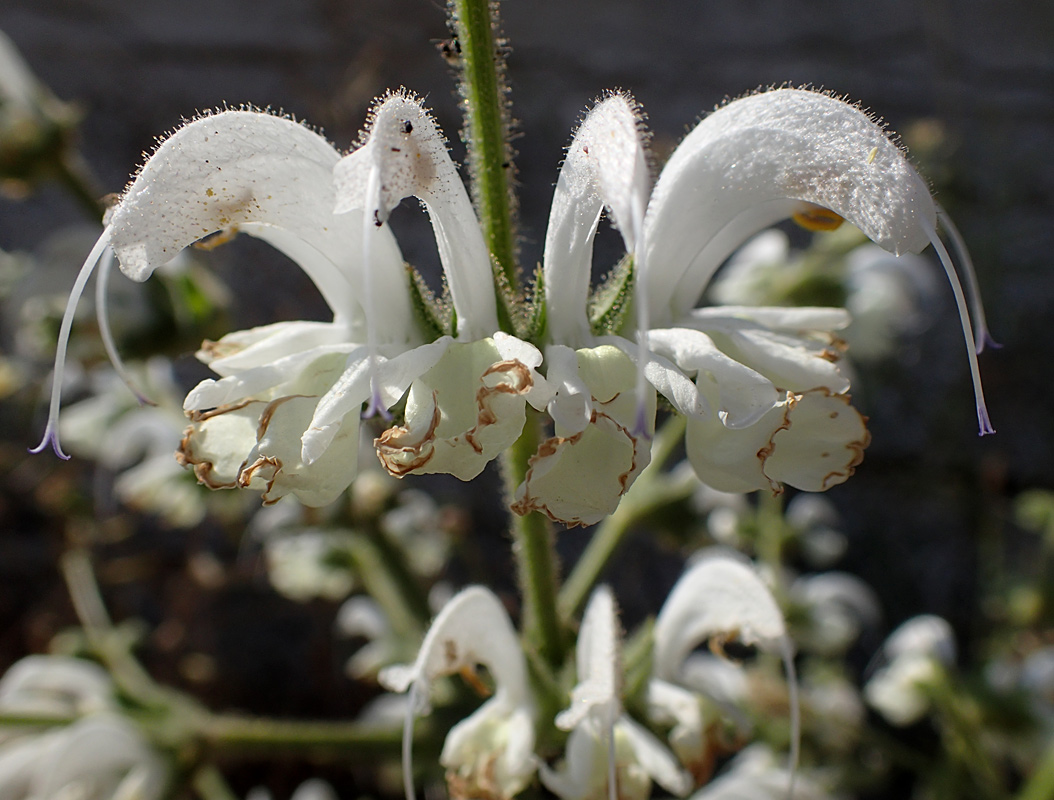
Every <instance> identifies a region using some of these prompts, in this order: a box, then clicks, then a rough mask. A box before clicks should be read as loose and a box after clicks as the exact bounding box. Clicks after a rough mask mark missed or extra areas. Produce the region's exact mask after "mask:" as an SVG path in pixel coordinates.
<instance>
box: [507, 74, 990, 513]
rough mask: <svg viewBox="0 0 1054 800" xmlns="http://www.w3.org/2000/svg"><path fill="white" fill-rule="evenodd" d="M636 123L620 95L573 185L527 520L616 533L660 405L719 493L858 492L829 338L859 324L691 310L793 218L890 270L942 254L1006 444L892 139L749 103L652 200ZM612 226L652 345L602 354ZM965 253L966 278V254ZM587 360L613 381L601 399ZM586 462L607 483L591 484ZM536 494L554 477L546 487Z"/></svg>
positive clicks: (926, 204) (813, 96)
mask: <svg viewBox="0 0 1054 800" xmlns="http://www.w3.org/2000/svg"><path fill="white" fill-rule="evenodd" d="M639 116H640V115H639V113H638V111H637V109H636V107H635V106H634V104H633V102H632V101H631V100H630V99H629V98H627V97H625V96H623V95H612V96H610V97H608V98H606V99H604V100H603V101H601V102H600V103H598V104H597V106H596V107H595V108H594V109H593V110H592V111H591V112H590V113H589V114H588V115H587V117H586V119H585V121H584V122H583V123H582V126H581V128H580V129H579V131H578V133H577V134H576V136H575V138H574V141H573V142H572V144H571V147H570V149H569V151H568V155H567V159H566V160H565V162H564V166H563V168H562V170H561V172H560V178H559V180H558V182H557V187H556V192H555V194H554V199H553V206H552V211H551V213H550V220H549V229H548V231H547V234H546V247H545V264H544V287H545V300H546V312H547V323H548V333H547V336H548V339H549V341H550V344H549V345H548V346H547V347H546V360H547V364H548V368H547V373H546V377H547V379H548V380H549V382H550V384H551V385H552V387H553V391H554V393H555V394H554V397H553V400H552V401H551V403H550V405H549V411H550V414H551V415H552V416H553V418H554V420H555V421H556V426H557V430H556V434H557V435H556V436H555V437H554V438H553V439H551V440H549V441H548V442H546V443H544V444H543V445H542V447H541V448H540V450H539V452H538V454H537V455H536V457H535V459H534V460H533V462H532V470H533V473H529V474H528V477H527V480H526V482H525V484H524V486H522V487H521V488H520V491H519V492H518V500H517V504H516V505H514V510H516V511H518V512H519V513H525V512H526V511H528V510H540V511H543V512H545V513H548V514H549V516H551V517H553V518H554V519H557V520H559V521H562V522H565V523H567V524H571V525H575V524H588V523H589V522H592V521H596V520H598V519H599V518H601V517H602V516H603V515H604V514H606V513H610V511H611V510H612V509H613V508H614V507H615V506H616V505H617V503H618V499H619V497H620V496H621V494H622V493H624V492H625V490H626V489H627V488H628V486H629V484H630V483H632V481H633V479H634V478H635V476H636V474H637V472H639V469H640V468H642V467H643V465H644V464H646V463H647V448H642V447H641V445H640V441H639V440H640V439H641V438H642V437H645V436H647V435H648V433H649V432H650V429H651V426H652V425H653V418H654V410H653V407H652V401H653V397H654V395H653V392H652V389H654V390H656V391H658V392H659V393H660V394H662V395H664V396H665V397H666V398H667V399H668V400H669V401H670V402H671V403H672V404H673V406H674V407H675V408H676V409H677V410H678V411H680V412H682V413H684V414H686V415H687V416H688V418H689V425H688V433H687V438H686V441H687V447H688V456H689V460H690V461H691V463H692V465H693V467H694V468H695V470H696V472H697V474H698V475H699V477H700V478H701V479H702V480H703V481H704V482H705V483H709V484H710V485H712V486H714V487H715V488H717V489H721V490H724V491H732V492H744V491H752V490H756V489H763V488H771V489H773V490H775V491H779V490H780V489H781V485H782V484H783V483H789V484H791V485H792V486H795V487H797V488H801V489H807V490H811V491H821V490H824V489H827V488H829V487H830V486H832V485H834V484H837V483H840V482H842V481H844V480H845V479H846V478H848V477H849V475H851V474H852V472H853V470H854V468H855V466H856V465H857V464H858V463H859V462H860V459H861V458H862V452H863V449H864V448H865V447H866V445H867V443H868V434H867V431H866V429H865V427H864V421H863V419H862V417H861V416H860V414H859V413H858V412H857V411H856V410H855V409H854V408H853V407H852V406H851V405H850V404H849V398H848V395H847V394H846V392H847V390H848V388H849V382H848V380H847V379H846V378H845V377H844V376H843V375H842V374H841V373H840V372H839V370H838V368H837V364H836V363H835V362H837V360H838V358H839V356H840V349H839V348H840V345H839V342H838V339H837V338H836V336H835V334H834V333H833V332H834V331H838V330H840V329H842V328H844V327H845V326H846V325H847V324H848V321H849V317H848V315H847V314H846V313H845V311H844V310H841V309H831V308H795V309H791V308H782V309H781V308H745V307H731V308H730V307H723V308H705V309H696V308H695V304H696V302H697V300H698V299H699V297H700V295H701V294H702V292H703V290H704V289H705V287H706V286H707V284H708V283H709V281H710V279H711V277H712V276H713V273H714V272H715V270H716V269H717V268H718V266H720V264H721V263H722V262H723V261H724V260H725V259H726V258H727V257H728V256H729V255H731V254H732V253H733V252H734V251H735V250H736V249H737V248H738V247H739V246H740V245H741V244H743V242H744V241H746V240H747V239H748V238H749V237H750V236H752V235H753V234H755V233H757V232H758V231H760V230H763V229H764V228H767V227H769V226H770V225H772V224H774V223H776V222H778V221H780V220H782V219H785V218H788V217H794V218H795V219H798V220H799V221H801V222H802V223H803V224H804V225H806V226H807V227H811V228H814V229H815V228H819V227H830V226H832V225H833V224H835V223H836V222H840V221H841V219H842V218H845V219H848V220H849V221H850V222H852V223H853V224H855V225H856V226H857V227H859V228H860V229H861V230H862V231H863V232H864V233H865V234H866V235H867V236H868V237H869V238H871V239H872V240H873V241H875V242H876V243H877V244H879V245H881V246H882V247H884V248H886V249H888V250H891V251H893V252H902V251H911V252H915V251H919V250H921V249H923V248H924V247H925V246H926V245H927V244H930V243H932V244H933V245H934V247H935V248H936V249H937V251H938V254H939V255H940V256H941V260H942V263H943V264H944V266H945V268H946V270H947V272H948V275H949V278H950V279H951V280H952V284H953V289H954V291H955V296H956V301H957V303H958V304H959V307H960V312H961V317H962V322H963V329H964V333H965V335H966V337H967V340H968V342H969V343H970V345H971V351H970V364H971V371H972V374H973V377H974V380H975V394H976V401H977V410H978V419H979V422H980V425H981V431H982V433H986V432H990V431H991V426H990V424H989V423H988V418H987V412H986V411H985V409H984V402H983V398H982V396H981V392H980V381H979V378H978V373H977V368H976V358H975V356H974V352H973V349H974V347H973V333H972V329H971V326H970V320H969V315H968V313H967V310H966V306H965V298H964V296H963V294H962V290H961V288H960V287H959V284H958V281H957V280H956V278H955V274H954V270H953V269H952V266H951V261H950V258H949V257H948V255H947V252H946V251H945V249H944V246H943V244H942V243H941V241H940V240H939V239H938V238H937V235H936V232H935V226H936V223H937V210H936V206H935V204H934V202H933V200H932V198H931V197H930V195H929V192H928V190H927V189H926V187H925V184H924V183H923V182H922V180H921V179H920V178H919V177H918V175H917V174H916V173H915V171H914V170H913V169H912V168H911V166H910V165H909V164H908V163H907V161H906V159H905V158H904V155H903V154H902V153H901V152H900V150H899V149H898V148H897V147H896V145H895V144H893V143H892V142H891V141H890V139H889V138H888V137H887V136H886V134H885V132H884V131H883V129H882V128H881V127H880V126H878V125H877V124H875V122H874V121H872V120H871V119H870V118H869V117H868V116H867V115H866V114H865V113H863V112H862V111H860V110H859V109H857V108H855V107H853V106H850V105H848V104H847V103H844V102H843V101H841V100H838V99H836V98H834V97H831V96H829V95H825V94H821V93H817V92H811V91H803V90H797V89H777V90H772V91H768V92H763V93H760V94H756V95H751V96H749V97H744V98H741V99H739V100H735V101H733V102H731V103H729V104H727V105H726V106H724V107H722V108H721V109H719V110H718V111H716V112H714V113H713V114H711V115H710V116H709V117H707V118H706V119H704V120H703V122H701V123H700V124H699V125H698V126H696V128H695V129H694V130H693V131H692V133H690V134H689V135H688V137H687V138H686V139H685V140H684V141H683V142H682V143H681V145H680V146H679V147H678V148H677V149H676V150H675V151H674V154H673V156H672V157H671V158H670V160H669V162H668V163H667V164H666V166H665V168H664V169H663V171H662V174H661V175H660V176H659V179H658V181H657V182H656V185H655V188H654V190H652V189H651V185H650V180H649V177H648V173H647V169H646V159H645V157H644V149H643V145H642V137H641V134H640V122H639ZM605 207H606V208H607V209H608V211H609V213H610V215H611V218H612V220H613V222H614V224H615V225H616V226H617V228H618V229H619V231H620V233H621V234H622V237H623V240H624V242H625V244H626V250H627V252H628V253H629V254H630V255H631V256H632V258H633V267H634V269H635V271H636V276H635V284H634V289H635V298H634V303H635V306H636V310H637V314H638V331H637V340H638V341H637V342H636V343H634V342H631V341H629V340H627V339H625V338H622V337H620V336H597V335H594V334H593V332H592V329H591V321H590V318H589V316H588V314H587V295H588V287H589V275H590V265H591V258H592V243H593V237H594V235H595V232H596V228H597V225H598V223H599V219H600V216H601V212H602V211H603V209H604V208H605ZM949 234H950V236H951V238H952V240H953V245H954V246H955V249H956V250H957V251H959V254H960V260H963V261H965V260H966V259H967V257H966V255H965V250H964V248H962V247H961V246H960V245H961V241H960V240H959V238H958V236H957V234H956V233H954V231H953V230H952V229H949ZM616 288H618V286H616ZM623 288H624V287H623ZM625 299H626V298H621V301H622V303H623V305H624V304H625ZM613 305H618V303H617V302H614V303H613ZM977 309H978V311H979V305H978V306H977ZM978 323H979V329H978V339H977V341H978V344H980V343H981V342H982V341H983V338H984V335H983V331H984V329H983V321H982V320H981V318H980V317H979V318H978ZM603 345H610V346H611V348H614V349H615V350H618V351H620V352H621V353H622V354H623V355H624V356H625V357H626V358H628V359H629V360H631V361H634V362H635V363H636V370H637V380H636V387H637V388H636V398H635V400H636V403H635V405H636V408H635V409H634V411H635V413H632V412H631V411H630V410H629V409H625V410H621V409H620V411H619V413H618V414H614V415H608V414H606V413H605V410H604V408H603V406H604V404H605V403H606V402H609V401H610V400H611V399H612V398H619V399H622V398H624V397H625V396H626V395H628V390H629V388H630V384H629V380H628V370H625V369H622V368H621V367H620V358H621V356H617V355H616V353H615V352H614V351H613V350H611V349H609V350H607V351H604V350H603V349H602V346H603ZM573 348H578V349H577V350H574V349H573ZM587 352H592V353H593V356H592V360H593V361H594V362H597V363H601V364H603V369H604V372H605V373H608V374H610V375H611V376H612V377H610V378H609V379H608V381H607V382H606V383H605V385H604V386H603V387H602V389H603V391H601V392H598V391H597V390H596V389H595V388H594V386H593V385H592V383H593V382H595V381H596V379H595V378H594V377H593V372H595V370H591V369H590V367H589V362H588V361H585V362H584V355H585V353H587ZM648 384H650V386H649V385H648ZM598 413H600V414H605V416H604V417H598ZM583 451H584V452H583ZM642 451H643V452H642ZM587 460H588V461H589V463H590V464H591V467H592V468H591V469H590V470H588V471H586V470H582V469H581V468H580V465H581V464H582V463H585V462H586V461H587ZM598 464H599V465H600V467H597V466H596V465H598ZM539 473H540V475H539ZM609 474H610V476H611V478H614V479H615V480H611V479H609V478H608V476H609ZM550 476H553V477H550ZM539 477H549V481H548V485H545V486H542V485H539V484H540V481H539ZM602 486H603V487H604V488H603V489H601V488H600V487H602Z"/></svg>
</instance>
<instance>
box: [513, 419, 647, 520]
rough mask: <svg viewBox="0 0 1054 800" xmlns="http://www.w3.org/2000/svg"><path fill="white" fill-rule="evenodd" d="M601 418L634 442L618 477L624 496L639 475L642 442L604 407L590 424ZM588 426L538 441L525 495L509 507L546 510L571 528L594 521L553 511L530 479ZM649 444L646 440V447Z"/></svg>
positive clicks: (519, 511)
mask: <svg viewBox="0 0 1054 800" xmlns="http://www.w3.org/2000/svg"><path fill="white" fill-rule="evenodd" d="M600 420H605V421H606V422H607V423H610V424H611V425H612V426H614V428H615V432H616V433H619V434H622V435H623V436H625V437H626V438H627V439H629V441H630V442H631V443H632V445H633V458H632V461H631V463H630V466H629V469H627V470H625V471H624V472H622V473H620V474H619V475H618V476H617V477H616V480H617V481H618V485H619V493H618V497H622V495H624V494H625V493H626V492H627V491H628V490H629V487H630V486H631V485H632V483H633V481H634V480H635V479H636V476H637V473H638V471H639V469H638V464H639V462H640V450H639V443H638V440H637V439H636V438H634V436H633V434H632V433H631V432H630V430H629V428H627V427H626V426H624V425H622V424H620V423H619V422H618V421H617V420H615V419H614V418H613V417H610V416H608V415H607V414H605V413H603V412H602V411H596V410H594V411H593V415H592V417H591V418H590V420H589V424H590V425H596V424H597V423H598V421H600ZM586 430H588V428H587V429H583V430H582V431H580V432H579V433H576V434H575V435H574V436H567V437H563V436H551V437H550V438H548V439H546V440H545V441H543V442H542V443H541V444H540V445H538V450H537V451H536V452H535V454H534V455H533V456H531V457H530V458H529V459H527V465H528V466H527V475H526V476H525V478H524V481H523V487H522V488H523V490H524V492H523V497H520V498H518V499H517V500H516V501H515V502H513V503H512V504H511V505H510V506H509V508H510V509H511V510H512V511H513V512H514V513H516V514H519V515H520V516H521V517H522V516H524V515H525V514H529V513H530V512H531V511H538V512H540V513H542V514H545V515H546V516H547V517H549V519H551V520H552V521H553V522H558V523H560V524H561V525H566V526H567V527H568V528H578V527H582V528H585V527H588V526H589V525H591V524H593V523H591V522H584V521H582V520H581V519H564V518H562V517H561V516H560V515H559V514H558V513H556V512H554V511H553V509H552V508H550V506H549V504H548V503H547V501H546V500H544V499H543V498H541V497H538V496H536V495H534V494H532V491H531V488H532V487H531V480H532V478H533V477H534V468H535V466H536V465H537V464H538V463H539V462H541V461H543V460H544V459H547V458H553V457H556V456H557V454H558V453H559V452H560V450H561V449H562V448H568V447H573V446H574V445H576V444H578V442H579V441H580V440H581V439H582V437H583V436H584V435H585V432H586ZM647 446H648V445H647V444H645V447H647ZM649 453H650V451H649Z"/></svg>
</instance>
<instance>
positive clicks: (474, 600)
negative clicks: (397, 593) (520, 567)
mask: <svg viewBox="0 0 1054 800" xmlns="http://www.w3.org/2000/svg"><path fill="white" fill-rule="evenodd" d="M477 664H482V665H484V666H485V667H486V668H487V670H488V671H489V672H490V674H491V676H492V677H493V678H494V683H495V692H494V695H493V696H492V697H491V698H490V699H489V700H487V702H486V703H484V704H483V705H482V706H480V708H478V709H477V710H476V711H475V713H473V714H472V715H471V716H469V717H468V718H466V719H464V720H462V721H461V722H460V723H458V724H457V725H456V726H455V727H454V728H452V729H451V731H450V733H449V734H448V735H447V740H446V742H445V743H444V745H443V752H442V754H441V756H440V761H441V763H442V764H443V766H445V767H446V768H447V770H448V774H447V780H448V784H449V786H450V788H451V791H452V793H454V794H455V796H457V797H459V798H460V797H478V796H480V794H481V793H485V792H490V793H489V794H488V795H487V796H492V797H495V798H509V797H512V796H513V795H515V794H517V793H518V792H519V791H520V790H521V789H523V787H524V786H525V785H526V784H527V782H528V781H529V780H530V778H531V776H532V775H533V774H534V770H535V762H534V758H533V752H534V717H535V713H536V712H535V708H534V701H533V699H532V696H531V692H530V687H529V685H528V683H527V662H526V659H525V658H524V655H523V650H522V649H521V648H520V643H519V639H518V637H517V636H516V631H515V629H514V628H513V627H512V622H511V621H510V620H509V615H508V614H507V613H506V611H505V608H504V607H503V606H502V604H501V601H500V600H498V598H497V596H496V595H495V594H494V593H493V592H491V591H490V590H489V589H486V588H484V587H482V586H469V587H468V588H466V589H463V590H462V591H460V592H458V593H457V594H456V595H455V596H454V597H453V598H451V599H450V601H449V602H448V603H447V604H446V605H445V606H443V610H442V611H440V612H439V614H438V615H437V616H436V618H435V620H434V621H433V622H432V626H431V627H430V628H429V629H428V633H427V634H425V639H424V642H423V643H422V644H421V649H420V651H419V652H418V654H417V659H416V660H415V661H414V663H413V664H412V665H399V666H394V667H388V668H387V669H384V670H382V671H381V673H380V676H379V679H380V682H381V683H382V684H383V685H384V686H386V687H387V688H389V689H391V690H392V691H396V692H404V691H407V690H408V689H409V690H410V692H411V703H410V706H409V713H408V716H407V720H406V728H405V730H404V740H403V742H404V743H403V747H404V751H403V753H404V759H406V762H405V763H404V764H403V770H404V779H405V782H406V790H407V796H408V797H410V798H412V797H413V794H412V792H413V780H412V771H411V768H410V764H409V743H410V742H411V739H410V734H411V726H412V714H414V713H416V712H427V711H428V709H429V697H428V695H429V690H430V688H431V685H432V682H433V681H435V680H436V679H437V678H439V677H440V676H443V675H451V674H453V673H456V672H461V673H462V674H470V673H472V672H473V671H474V670H475V667H476V665H477Z"/></svg>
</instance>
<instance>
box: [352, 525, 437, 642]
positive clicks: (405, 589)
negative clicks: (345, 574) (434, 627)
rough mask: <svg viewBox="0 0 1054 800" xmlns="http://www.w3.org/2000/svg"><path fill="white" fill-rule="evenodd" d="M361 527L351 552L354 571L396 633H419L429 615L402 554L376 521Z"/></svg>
mask: <svg viewBox="0 0 1054 800" xmlns="http://www.w3.org/2000/svg"><path fill="white" fill-rule="evenodd" d="M361 527H362V529H363V530H364V532H365V533H364V535H363V536H362V537H361V538H357V539H356V540H355V541H354V543H353V545H352V549H351V558H352V560H353V561H354V563H355V567H356V572H357V573H358V574H359V576H360V578H361V580H362V582H363V583H364V584H365V586H366V589H367V591H368V592H369V594H370V595H371V596H372V597H373V598H374V599H375V600H376V601H377V602H378V603H380V605H381V607H382V608H383V609H384V610H385V612H386V613H387V615H388V618H389V620H391V622H392V625H393V627H394V628H395V629H396V630H397V631H399V632H400V633H402V634H406V635H409V636H414V635H418V634H420V633H421V632H423V631H424V629H425V627H426V626H427V625H428V620H429V619H430V618H431V616H432V612H431V610H430V609H429V607H428V597H427V595H426V594H425V592H424V590H423V589H422V587H421V584H420V582H418V580H417V579H416V578H415V577H414V575H413V573H412V572H411V571H410V568H409V566H408V565H407V563H406V556H405V553H404V552H403V551H402V549H401V548H400V547H399V546H398V545H396V544H395V543H394V542H392V541H391V539H390V538H389V537H388V536H387V535H385V533H384V532H383V531H382V530H380V529H379V528H378V527H377V525H376V522H375V521H370V522H367V523H365V524H363V525H362V526H361Z"/></svg>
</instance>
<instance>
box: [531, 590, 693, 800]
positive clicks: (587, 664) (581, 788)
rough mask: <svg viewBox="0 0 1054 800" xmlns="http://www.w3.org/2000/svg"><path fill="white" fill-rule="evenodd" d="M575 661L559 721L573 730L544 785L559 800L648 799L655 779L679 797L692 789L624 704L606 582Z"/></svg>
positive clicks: (542, 771)
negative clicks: (568, 700)
mask: <svg viewBox="0 0 1054 800" xmlns="http://www.w3.org/2000/svg"><path fill="white" fill-rule="evenodd" d="M575 665H576V668H577V672H578V683H577V684H575V687H574V689H572V691H571V705H570V707H568V708H567V709H565V710H564V711H562V712H561V713H560V714H558V715H557V717H556V720H555V721H556V727H558V728H560V729H562V730H566V731H570V732H571V733H570V735H569V736H568V738H567V750H566V754H565V757H564V760H563V763H561V764H560V765H559V766H558V767H557V768H555V769H553V768H550V767H549V766H547V765H545V764H542V765H541V766H540V767H539V773H538V774H539V777H540V778H541V781H542V783H543V784H544V785H545V787H546V788H547V789H549V791H551V792H553V794H555V795H557V796H558V797H560V798H562V800H603V799H604V798H610V800H619V799H620V798H621V799H622V800H645V799H646V798H647V797H649V796H650V795H651V787H652V781H653V780H654V781H655V782H657V783H658V784H659V785H660V786H662V788H664V789H665V790H666V791H668V792H672V793H673V794H675V795H677V796H678V797H683V796H685V795H686V794H688V792H689V791H690V790H691V787H692V782H691V777H690V776H689V775H688V773H687V772H686V771H685V770H683V769H682V768H681V767H680V766H679V765H678V763H677V759H676V758H675V757H674V755H673V753H671V752H670V751H669V749H667V748H666V747H665V746H664V745H663V744H662V743H661V742H660V741H659V740H658V739H656V738H655V736H654V734H652V733H651V732H649V731H648V729H647V728H645V727H644V726H643V725H641V724H640V723H638V722H636V721H635V720H633V719H632V718H631V717H630V716H629V715H628V714H626V713H625V711H624V710H623V708H622V699H621V691H622V671H623V668H622V657H621V636H620V628H619V621H618V612H617V608H616V605H615V598H614V596H613V595H612V593H611V590H610V589H609V588H608V587H606V586H601V587H599V588H598V589H596V590H595V591H594V592H593V596H592V597H591V598H590V600H589V604H588V605H587V606H586V611H585V614H584V615H583V617H582V626H581V628H580V629H579V632H578V644H577V646H576V648H575Z"/></svg>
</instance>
